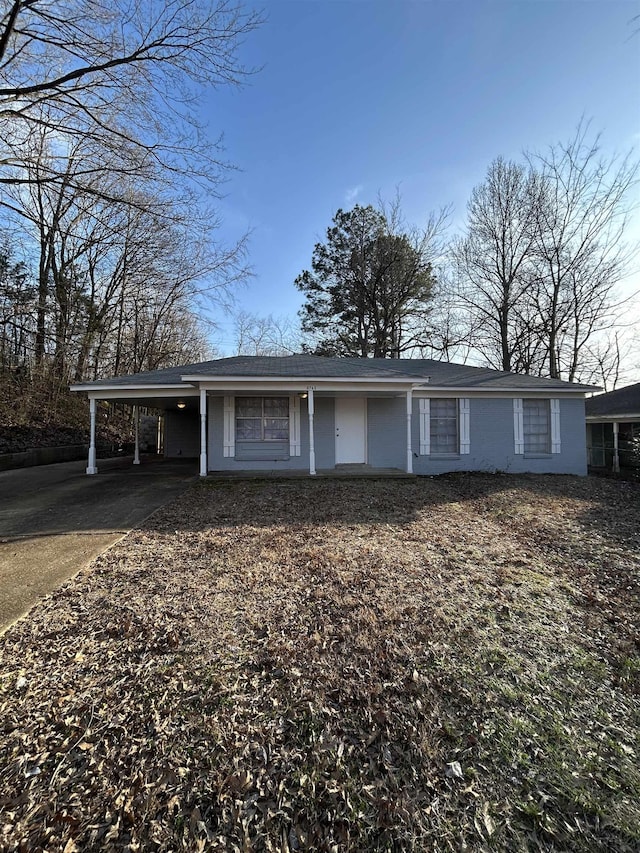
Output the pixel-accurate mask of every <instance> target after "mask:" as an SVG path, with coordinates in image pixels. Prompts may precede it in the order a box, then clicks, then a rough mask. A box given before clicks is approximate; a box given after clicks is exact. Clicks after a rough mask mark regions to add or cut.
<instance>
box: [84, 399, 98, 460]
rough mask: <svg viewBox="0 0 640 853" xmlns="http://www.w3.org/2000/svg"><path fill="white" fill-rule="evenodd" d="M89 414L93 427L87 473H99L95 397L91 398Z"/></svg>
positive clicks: (91, 429)
mask: <svg viewBox="0 0 640 853" xmlns="http://www.w3.org/2000/svg"><path fill="white" fill-rule="evenodd" d="M89 414H90V416H91V428H90V438H89V459H88V461H87V474H97V473H98V469H97V467H96V401H95V399H94V398H93V397H91V398H90V400H89Z"/></svg>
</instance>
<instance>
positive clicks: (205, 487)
mask: <svg viewBox="0 0 640 853" xmlns="http://www.w3.org/2000/svg"><path fill="white" fill-rule="evenodd" d="M639 568H640V487H638V485H634V484H630V483H622V482H613V481H606V480H595V479H578V478H572V477H534V476H531V477H515V476H502V475H496V476H490V475H486V476H485V475H470V476H467V475H452V476H448V477H441V478H436V479H419V480H416V481H412V480H386V481H385V480H379V481H365V480H360V481H358V480H354V481H338V480H321V481H301V480H295V481H293V480H292V481H286V480H275V481H244V482H241V481H233V482H215V481H212V482H207V483H205V484H202V485H198V486H195V487H194V488H193V489H191V490H190V491H189V492H188V493H186V494H185V495H184V496H183V497H182V498H181V499H180V500H178V501H177V502H175V503H174V504H172V505H171V506H169V507H167V508H165V509H163V510H161V511H160V512H158V513H156V514H155V515H154V516H153V517H152V518H151V519H150V520H148V521H147V522H146V524H145V525H144V527H143V528H142V529H140V530H138V531H135V532H133V533H131V534H130V535H128V536H127V537H126V538H125V539H124V540H123V541H122V542H120V543H119V544H118V545H117V546H115V547H114V548H113V549H111V550H110V551H108V552H107V553H106V554H104V555H103V556H102V557H100V558H99V559H98V560H97V562H96V563H95V564H94V565H93V566H92V567H91V568H90V569H88V570H87V571H85V572H84V573H83V574H81V575H80V576H79V577H78V578H76V579H75V580H73V581H71V582H70V583H68V584H67V585H66V586H65V587H64V588H63V589H61V590H60V591H59V592H57V593H56V594H55V595H53V596H51V597H50V598H48V599H47V600H45V601H44V602H43V603H42V604H40V605H39V606H37V607H36V608H34V610H33V611H32V613H31V614H30V615H29V617H28V618H27V619H25V620H23V621H22V622H21V623H20V624H18V625H17V626H14V628H12V629H11V630H10V631H9V632H7V634H5V635H4V637H3V638H1V640H0V656H1V661H2V662H1V668H0V712H1V713H0V726H1V727H2V735H1V736H0V826H1V829H0V849H1V850H3V851H14V850H15V851H18V850H19V851H39V850H43V851H65V853H73V851H111V850H117V851H156V850H158V851H177V850H212V851H227V850H229V851H235V850H237V851H243V852H244V851H263V850H265V851H266V850H269V851H304V850H308V851H347V850H351V851H369V850H371V851H374V850H375V851H383V850H384V851H387V850H388V851H411V850H416V851H423V850H473V851H475V850H523V851H524V850H558V851H560V850H561V851H573V850H576V851H577V850H584V851H587V850H588V851H593V850H602V851H605V850H606V851H627V850H628V851H631V850H638V849H640V769H639V768H640V725H639V722H640V703H639V701H638V700H639V695H640V625H639V613H640V606H639V605H640V587H639Z"/></svg>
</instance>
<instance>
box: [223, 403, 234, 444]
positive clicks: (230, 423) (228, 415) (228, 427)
mask: <svg viewBox="0 0 640 853" xmlns="http://www.w3.org/2000/svg"><path fill="white" fill-rule="evenodd" d="M223 419H224V420H223V438H222V455H223V456H224V457H225V458H229V457H233V456H235V455H236V400H235V397H225V398H224V410H223Z"/></svg>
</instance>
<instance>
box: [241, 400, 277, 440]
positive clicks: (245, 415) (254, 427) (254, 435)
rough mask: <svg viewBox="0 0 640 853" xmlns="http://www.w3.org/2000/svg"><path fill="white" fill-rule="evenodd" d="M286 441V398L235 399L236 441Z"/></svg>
mask: <svg viewBox="0 0 640 853" xmlns="http://www.w3.org/2000/svg"><path fill="white" fill-rule="evenodd" d="M288 440H289V398H288V397H236V441H288Z"/></svg>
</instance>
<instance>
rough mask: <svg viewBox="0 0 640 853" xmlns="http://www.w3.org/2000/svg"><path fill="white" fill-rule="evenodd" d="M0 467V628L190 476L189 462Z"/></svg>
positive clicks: (193, 467) (192, 475) (191, 478)
mask: <svg viewBox="0 0 640 853" xmlns="http://www.w3.org/2000/svg"><path fill="white" fill-rule="evenodd" d="M85 466H86V462H65V463H62V464H59V465H42V466H38V467H34V468H21V469H19V470H14V471H3V472H0V632H1V631H2V630H4V629H5V628H7V627H8V625H10V624H12V623H13V622H14V621H15V620H16V619H18V618H19V617H20V616H22V615H24V614H25V613H26V612H27V611H28V610H29V609H30V608H31V607H32V605H33V604H35V602H36V601H38V599H39V598H41V597H42V596H43V595H46V594H47V593H49V592H51V591H52V590H54V589H55V588H56V587H57V586H59V585H60V584H61V583H62V582H63V581H65V580H67V578H69V577H71V576H72V575H74V574H75V573H76V572H77V571H78V570H79V569H81V568H82V567H83V566H85V565H86V564H87V563H89V562H90V561H91V560H93V559H95V557H97V556H98V554H100V553H101V552H102V551H104V550H105V549H106V548H108V547H109V545H111V544H113V543H114V542H116V541H117V540H118V539H119V538H120V537H121V536H122V535H123V534H124V533H127V531H129V530H131V529H132V528H133V527H135V526H136V525H138V524H140V522H141V521H143V520H144V519H145V518H146V517H147V516H148V515H149V514H150V513H152V512H153V511H154V510H155V509H157V508H158V507H160V506H162V505H163V504H165V503H167V502H168V501H169V500H171V499H172V498H174V497H175V496H176V495H178V494H180V492H182V491H183V490H184V489H185V488H186V487H187V486H188V485H189V484H190V483H192V482H194V481H195V480H196V478H197V461H196V460H186V459H185V460H179V461H175V462H174V461H173V460H172V461H169V462H166V461H162V460H161V461H157V460H153V461H149V460H146V459H144V458H143V460H142V465H139V466H138V465H136V466H134V465H132V463H131V459H130V458H127V459H115V460H113V459H109V460H99V461H98V468H99V473H98V474H97V475H95V476H93V477H87V476H86V474H85V473H84V469H85Z"/></svg>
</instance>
